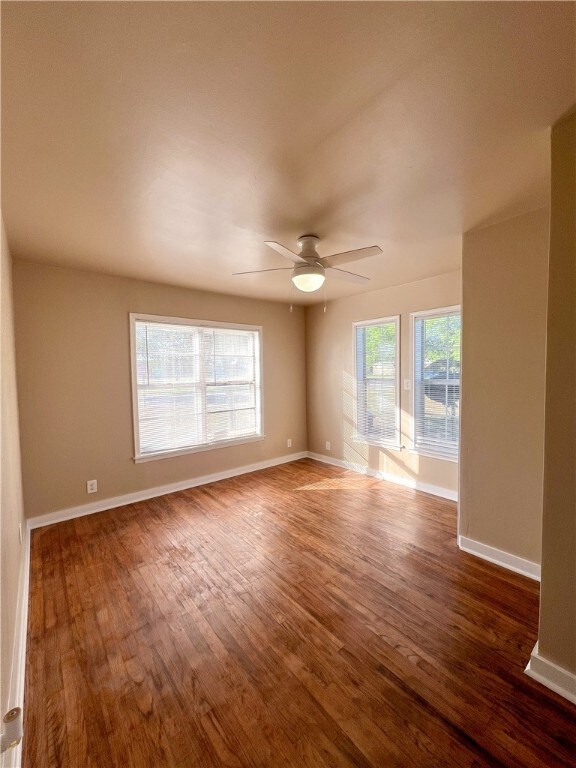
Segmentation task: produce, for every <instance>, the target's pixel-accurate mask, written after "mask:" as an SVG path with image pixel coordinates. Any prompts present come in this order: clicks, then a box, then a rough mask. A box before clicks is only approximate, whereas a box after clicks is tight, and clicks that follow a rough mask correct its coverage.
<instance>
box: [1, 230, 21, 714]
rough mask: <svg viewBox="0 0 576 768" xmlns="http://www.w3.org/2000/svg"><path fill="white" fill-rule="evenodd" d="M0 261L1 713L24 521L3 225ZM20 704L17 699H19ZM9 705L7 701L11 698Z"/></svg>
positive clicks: (9, 279) (5, 698) (6, 686)
mask: <svg viewBox="0 0 576 768" xmlns="http://www.w3.org/2000/svg"><path fill="white" fill-rule="evenodd" d="M1 258H2V265H1V274H0V304H1V322H2V329H1V340H0V343H1V345H2V346H1V350H0V372H1V381H2V392H1V395H2V397H1V399H2V408H1V417H0V418H1V421H0V432H1V441H0V442H1V445H0V451H1V455H2V459H1V474H0V489H1V502H0V503H1V505H2V506H1V508H0V535H1V539H2V542H1V549H0V557H1V563H2V564H1V578H2V585H1V596H0V599H1V615H0V619H1V622H2V627H1V655H2V659H1V667H0V674H1V678H0V716H2V715H3V714H4V712H5V711H6V709H7V708H8V706H9V701H8V696H9V687H10V673H11V670H12V661H13V646H14V630H15V623H16V602H17V597H18V577H19V573H20V561H21V557H22V553H23V550H22V546H21V544H20V538H19V532H18V526H19V525H20V524H21V523H22V522H23V507H22V479H21V474H20V440H19V435H18V402H17V395H16V366H15V359H14V325H13V311H12V267H11V262H10V254H9V253H8V246H7V244H6V237H5V234H4V225H2V256H1ZM18 703H20V704H21V702H18ZM10 705H12V702H10Z"/></svg>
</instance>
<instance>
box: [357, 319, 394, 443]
mask: <svg viewBox="0 0 576 768" xmlns="http://www.w3.org/2000/svg"><path fill="white" fill-rule="evenodd" d="M390 322H393V323H394V324H395V326H396V355H395V360H394V366H395V374H396V375H395V377H394V378H395V384H396V398H395V405H394V409H395V418H394V438H393V439H392V440H376V439H375V438H373V437H369V436H367V435H364V434H362V433H361V432H359V430H358V404H359V402H358V346H357V333H356V331H357V329H358V328H365V327H367V326H371V325H383V324H384V323H390ZM400 323H401V316H400V315H399V314H398V315H389V316H388V317H378V318H375V319H374V320H357V321H355V322H353V323H352V336H353V339H352V348H353V350H354V379H353V380H354V435H353V439H354V441H355V442H359V443H365V444H367V445H376V446H380V447H383V448H393V449H394V450H398V451H399V450H401V449H402V444H401V440H400V429H401V416H400V412H401V402H400V397H401V396H400V343H401V336H400Z"/></svg>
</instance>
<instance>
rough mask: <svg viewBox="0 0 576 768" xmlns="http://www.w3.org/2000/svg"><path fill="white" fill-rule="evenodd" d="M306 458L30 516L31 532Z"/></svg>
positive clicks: (298, 456)
mask: <svg viewBox="0 0 576 768" xmlns="http://www.w3.org/2000/svg"><path fill="white" fill-rule="evenodd" d="M307 456H308V454H307V453H306V451H301V452H300V453H291V454H289V455H285V456H279V457H277V458H274V459H267V460H266V461H258V462H256V463H255V464H246V465H245V466H243V467H235V468H234V469H227V470H224V471H223V472H214V474H212V475H203V476H202V477H194V478H192V479H190V480H181V481H179V482H177V483H170V484H169V485H159V486H157V487H156V488H147V489H146V490H144V491H135V492H134V493H125V494H123V495H122V496H114V497H112V498H108V499H100V500H98V501H93V502H91V503H89V504H81V505H80V506H78V507H68V509H60V510H56V511H55V512H48V514H46V515H39V516H38V517H31V518H30V519H29V520H28V527H29V528H30V529H33V528H42V527H43V526H45V525H52V524H53V523H61V522H63V521H64V520H72V519H73V518H75V517H83V516H84V515H93V514H95V513H96V512H105V511H106V510H107V509H115V508H116V507H123V506H125V505H126V504H134V502H136V501H146V499H153V498H155V497H156V496H164V495H166V494H167V493H174V492H175V491H185V490H186V489H187V488H196V487H197V486H198V485H207V484H208V483H215V482H217V481H218V480H227V479H228V478H230V477H236V476H237V475H246V474H248V473H249V472H257V471H258V470H259V469H268V468H269V467H275V466H277V465H279V464H286V463H288V462H289V461H297V460H298V459H305V458H306V457H307Z"/></svg>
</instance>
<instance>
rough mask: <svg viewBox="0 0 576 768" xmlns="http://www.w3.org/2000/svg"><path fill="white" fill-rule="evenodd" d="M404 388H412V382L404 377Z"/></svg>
mask: <svg viewBox="0 0 576 768" xmlns="http://www.w3.org/2000/svg"><path fill="white" fill-rule="evenodd" d="M404 389H407V390H408V389H412V382H411V381H410V379H404Z"/></svg>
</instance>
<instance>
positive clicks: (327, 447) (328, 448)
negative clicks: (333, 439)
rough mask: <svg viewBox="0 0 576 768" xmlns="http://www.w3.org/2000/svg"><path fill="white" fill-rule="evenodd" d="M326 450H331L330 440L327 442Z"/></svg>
mask: <svg viewBox="0 0 576 768" xmlns="http://www.w3.org/2000/svg"><path fill="white" fill-rule="evenodd" d="M326 450H327V451H329V450H331V449H330V443H329V442H326Z"/></svg>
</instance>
